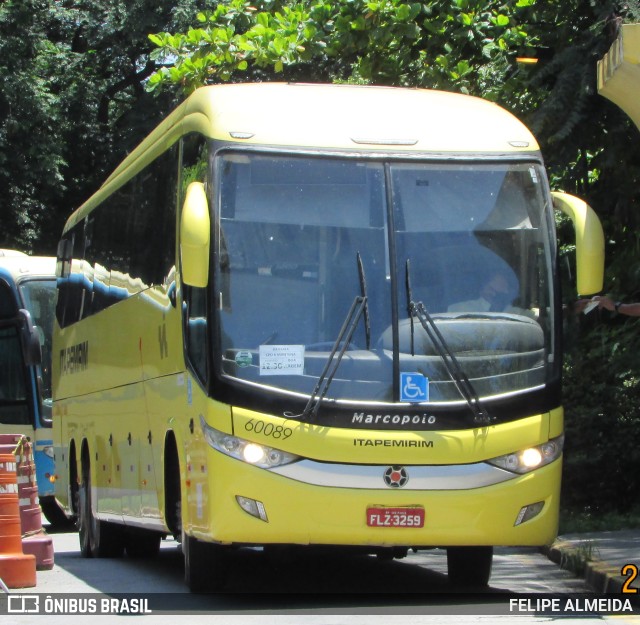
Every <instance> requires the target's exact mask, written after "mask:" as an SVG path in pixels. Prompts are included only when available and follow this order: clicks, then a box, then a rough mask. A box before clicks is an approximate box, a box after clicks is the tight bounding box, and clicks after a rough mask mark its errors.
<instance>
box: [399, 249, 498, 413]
mask: <svg viewBox="0 0 640 625" xmlns="http://www.w3.org/2000/svg"><path fill="white" fill-rule="evenodd" d="M406 272H407V273H406V288H407V301H408V302H409V303H408V306H407V308H408V312H409V319H411V355H412V356H414V355H415V353H414V338H413V317H414V316H415V317H416V318H417V319H418V321H419V322H420V325H421V326H422V327H423V328H424V331H425V332H426V333H427V335H428V336H429V339H430V340H431V343H432V344H433V346H434V347H435V349H436V351H437V352H438V355H439V356H440V359H441V360H442V364H443V365H444V367H445V369H446V370H447V373H448V374H449V377H450V378H451V380H452V381H453V383H454V384H455V386H456V388H457V389H458V392H459V393H460V395H462V397H463V398H464V400H465V401H466V402H467V405H468V406H469V408H470V409H471V412H473V417H474V421H475V422H476V423H481V424H483V425H488V424H489V423H491V421H493V418H492V417H491V415H490V414H489V413H488V412H487V410H486V409H485V408H484V406H482V404H481V403H480V397H479V396H478V393H476V390H475V389H474V387H473V384H472V383H471V380H469V377H468V376H467V374H466V373H465V372H464V370H463V369H462V367H461V366H460V363H459V362H458V359H457V358H456V357H455V355H454V354H453V352H452V351H451V349H450V348H449V345H448V344H447V341H446V339H445V338H444V336H443V335H442V332H440V329H439V328H438V325H437V324H436V322H435V321H434V319H433V317H432V316H431V315H430V314H429V311H428V310H427V307H426V306H425V305H424V304H423V303H422V302H417V303H416V302H414V301H413V296H412V293H411V282H410V279H409V260H407V265H406Z"/></svg>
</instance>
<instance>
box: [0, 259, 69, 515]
mask: <svg viewBox="0 0 640 625" xmlns="http://www.w3.org/2000/svg"><path fill="white" fill-rule="evenodd" d="M55 271H56V259H55V258H49V257H36V256H28V255H26V254H24V253H22V252H17V251H14V250H0V433H2V434H24V435H25V436H27V437H28V438H29V439H30V440H31V442H32V444H33V451H34V457H35V464H36V477H37V481H38V496H39V499H40V505H41V507H42V511H43V513H44V515H45V517H46V518H47V520H48V521H49V522H50V523H51V524H52V525H57V524H62V523H65V521H66V519H65V517H64V515H63V514H62V512H61V510H60V508H59V507H58V505H57V504H56V500H55V497H54V493H53V487H54V485H53V480H54V477H53V476H54V475H55V471H54V463H53V441H52V435H51V432H52V430H51V335H52V330H53V318H54V315H55V305H56V276H55Z"/></svg>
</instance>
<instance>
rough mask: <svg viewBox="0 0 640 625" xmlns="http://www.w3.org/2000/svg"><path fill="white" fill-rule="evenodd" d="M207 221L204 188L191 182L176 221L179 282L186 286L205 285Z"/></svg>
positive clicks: (207, 246) (208, 229)
mask: <svg viewBox="0 0 640 625" xmlns="http://www.w3.org/2000/svg"><path fill="white" fill-rule="evenodd" d="M210 240H211V220H210V217H209V203H208V202H207V194H206V191H205V189H204V184H202V183H201V182H192V183H191V184H190V185H189V186H188V187H187V193H186V196H185V200H184V205H183V207H182V215H181V217H180V254H181V261H182V282H183V283H184V284H186V285H188V286H193V287H205V286H207V284H208V282H209V245H210Z"/></svg>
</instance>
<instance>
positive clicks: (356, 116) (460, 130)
mask: <svg viewBox="0 0 640 625" xmlns="http://www.w3.org/2000/svg"><path fill="white" fill-rule="evenodd" d="M189 132H200V133H202V134H203V135H205V136H207V137H209V138H212V139H219V140H223V141H228V142H235V143H238V144H239V145H264V146H269V147H276V148H278V147H282V148H283V149H301V148H306V149H317V150H322V151H341V152H349V153H354V152H360V153H375V154H381V155H384V154H390V153H392V154H412V155H418V154H425V155H426V154H428V155H438V154H441V155H463V156H464V155H469V156H478V155H484V156H486V155H489V156H495V157H501V156H506V155H508V154H518V153H520V154H528V155H532V154H537V153H538V151H539V147H538V144H537V142H536V140H535V138H534V137H533V135H532V134H531V132H530V131H529V130H528V129H527V128H526V126H525V125H524V124H523V123H522V122H520V121H519V120H518V119H517V118H516V117H515V116H514V115H512V114H511V113H509V112H508V111H506V110H504V109H503V108H501V107H499V106H498V105H496V104H494V103H492V102H489V101H486V100H482V99H480V98H476V97H472V96H467V95H461V94H456V93H448V92H444V91H435V90H428V89H407V88H395V87H375V86H357V85H319V84H299V83H247V84H230V85H214V86H208V87H201V88H200V89H197V90H196V91H195V92H194V93H192V94H191V95H190V96H189V97H188V98H187V99H186V100H185V101H184V102H183V103H182V104H181V105H180V106H178V107H177V108H176V109H175V110H174V111H173V112H172V113H171V114H170V115H169V116H168V117H167V118H166V119H165V120H164V121H163V122H161V123H160V124H159V125H158V126H157V127H156V128H155V130H154V131H153V132H151V134H150V135H148V136H147V138H146V139H144V140H143V141H142V143H140V144H139V145H138V146H137V147H136V148H135V149H134V150H133V151H132V152H131V153H130V154H129V155H128V156H127V157H126V158H125V159H124V161H122V163H121V164H120V165H119V166H118V167H117V168H116V170H115V171H114V172H113V173H112V174H111V176H110V177H109V178H108V179H107V180H106V181H105V183H104V184H103V185H102V187H101V188H100V189H99V190H98V192H96V194H94V195H93V196H92V197H91V198H89V200H88V201H87V202H85V204H83V205H82V206H81V207H80V208H79V209H78V211H76V213H74V214H73V215H72V216H71V217H70V219H69V221H68V222H67V228H69V227H71V226H72V225H74V224H75V223H77V221H79V220H80V219H81V218H82V217H83V216H84V215H86V214H87V213H88V212H89V211H90V210H91V209H92V208H93V207H94V206H96V205H97V204H99V203H100V202H101V201H102V200H103V199H104V198H105V197H106V196H107V195H109V194H110V193H112V192H113V191H115V190H116V189H117V188H118V187H120V186H121V185H122V184H124V183H125V182H126V181H127V180H129V179H130V178H131V177H132V176H134V175H135V174H136V173H138V172H139V171H140V170H141V169H143V168H144V167H145V166H146V165H148V164H149V163H150V162H151V161H152V160H153V159H155V158H156V157H157V156H158V155H159V154H161V153H162V152H164V151H165V150H166V149H168V148H169V147H170V146H171V145H172V144H173V143H175V142H176V141H177V140H178V139H179V138H180V137H181V136H183V135H185V134H188V133H189Z"/></svg>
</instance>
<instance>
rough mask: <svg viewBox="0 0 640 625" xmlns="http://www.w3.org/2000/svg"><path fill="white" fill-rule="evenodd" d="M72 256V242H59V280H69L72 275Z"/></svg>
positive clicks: (57, 269)
mask: <svg viewBox="0 0 640 625" xmlns="http://www.w3.org/2000/svg"><path fill="white" fill-rule="evenodd" d="M72 256H73V245H72V242H71V241H70V240H69V239H61V240H60V241H59V242H58V252H57V254H56V276H57V277H58V278H68V277H69V276H70V275H71V258H72Z"/></svg>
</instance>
